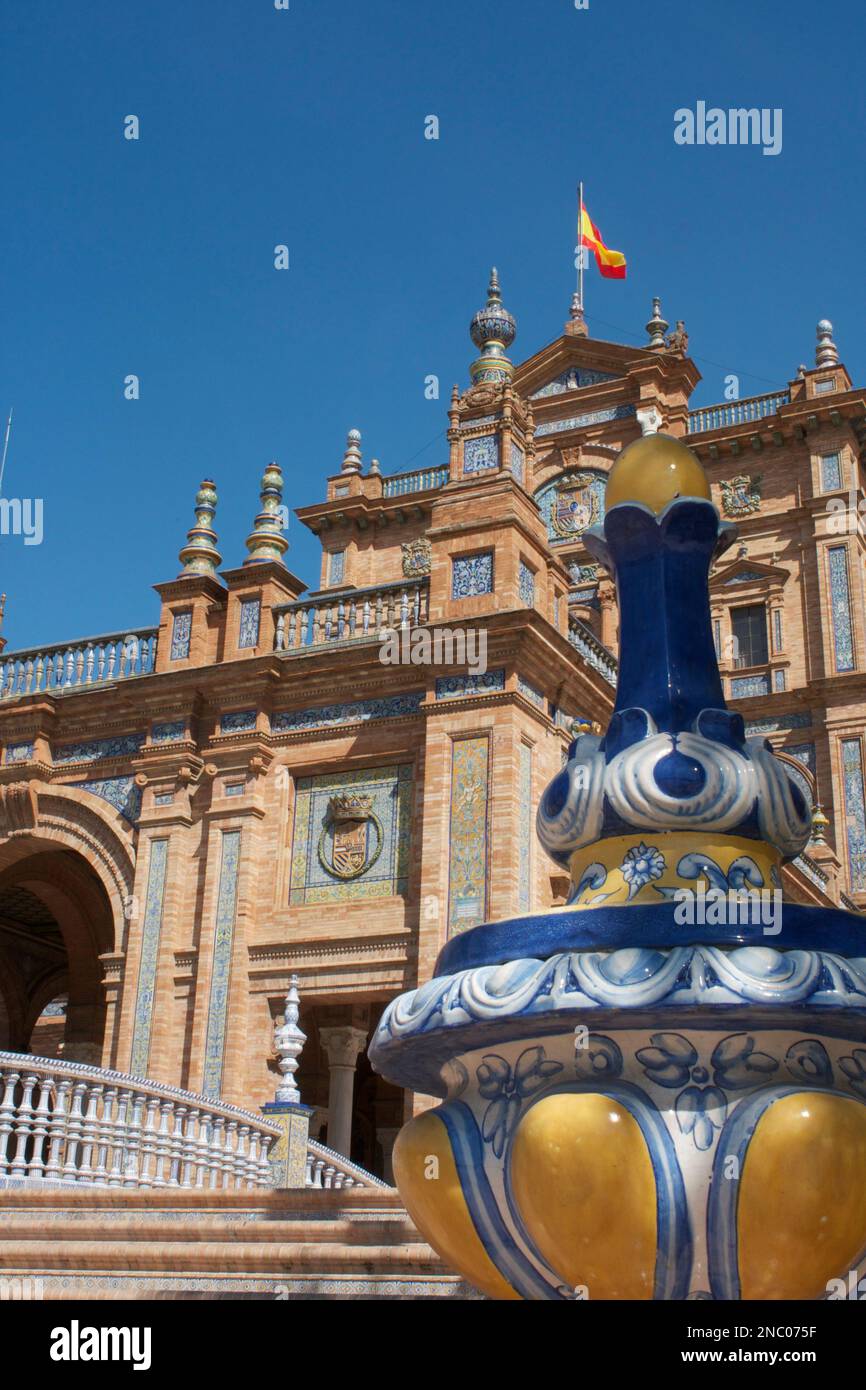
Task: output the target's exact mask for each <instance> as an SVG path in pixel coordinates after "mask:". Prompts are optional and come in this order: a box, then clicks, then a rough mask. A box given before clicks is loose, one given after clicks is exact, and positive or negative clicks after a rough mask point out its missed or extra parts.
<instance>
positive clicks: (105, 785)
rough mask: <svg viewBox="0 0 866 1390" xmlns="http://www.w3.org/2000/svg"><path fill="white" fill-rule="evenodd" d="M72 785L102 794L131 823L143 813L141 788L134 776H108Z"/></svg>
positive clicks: (98, 794)
mask: <svg viewBox="0 0 866 1390" xmlns="http://www.w3.org/2000/svg"><path fill="white" fill-rule="evenodd" d="M70 786H73V787H81V788H82V789H83V790H84V791H86V792H91V793H92V794H93V796H101V797H102V799H103V801H107V802H109V804H110V805H112V806H113V807H114V809H115V810H116V811H119V812H120V814H121V815H122V816H123V818H124V819H125V820H128V821H129V823H130V825H135V823H136V821H137V820H138V818H139V816H140V815H141V788H140V787H137V786H136V785H135V779H134V778H132V777H107V778H105V779H103V780H102V781H98V782H71V783H70Z"/></svg>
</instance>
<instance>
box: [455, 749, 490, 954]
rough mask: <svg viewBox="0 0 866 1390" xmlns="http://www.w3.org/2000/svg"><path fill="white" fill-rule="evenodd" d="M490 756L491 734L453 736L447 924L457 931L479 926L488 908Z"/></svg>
mask: <svg viewBox="0 0 866 1390" xmlns="http://www.w3.org/2000/svg"><path fill="white" fill-rule="evenodd" d="M489 761H490V741H489V739H488V737H487V735H486V734H482V735H473V736H470V737H469V738H459V739H455V740H454V742H453V744H452V747H451V815H450V822H451V823H450V849H449V865H448V927H449V933H450V934H452V935H453V934H455V933H456V932H461V931H466V930H467V928H469V927H476V926H478V924H479V923H480V922H483V921H484V918H485V916H486V913H487V850H488V844H487V842H488V828H487V809H488V786H489Z"/></svg>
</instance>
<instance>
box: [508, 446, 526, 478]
mask: <svg viewBox="0 0 866 1390" xmlns="http://www.w3.org/2000/svg"><path fill="white" fill-rule="evenodd" d="M525 472H526V455H525V454H524V452H523V450H522V449H521V447H520V445H519V444H517V443H516V442H515V441H514V440H513V439H512V441H511V473H512V476H513V477H515V478H516V479H517V481H518V482H519V483H522V482H523V478H524V474H525Z"/></svg>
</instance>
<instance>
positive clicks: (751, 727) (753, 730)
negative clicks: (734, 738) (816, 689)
mask: <svg viewBox="0 0 866 1390" xmlns="http://www.w3.org/2000/svg"><path fill="white" fill-rule="evenodd" d="M811 725H812V715H811V712H810V711H809V710H802V711H798V712H797V713H796V714H766V715H762V716H761V718H760V719H753V720H751V722H750V723H748V724H747V725H746V733H747V734H748V736H749V737H750V738H751V737H752V735H754V734H775V733H780V732H781V730H783V729H808V728H811Z"/></svg>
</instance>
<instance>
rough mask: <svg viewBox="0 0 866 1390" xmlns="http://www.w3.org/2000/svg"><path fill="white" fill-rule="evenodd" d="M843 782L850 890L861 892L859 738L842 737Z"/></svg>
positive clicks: (863, 833) (864, 822)
mask: <svg viewBox="0 0 866 1390" xmlns="http://www.w3.org/2000/svg"><path fill="white" fill-rule="evenodd" d="M842 784H843V792H844V796H845V827H846V835H847V841H848V881H849V883H850V886H851V892H852V893H862V891H863V889H864V888H866V803H864V797H863V754H862V750H861V748H860V740H859V738H846V739H843V740H842Z"/></svg>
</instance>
